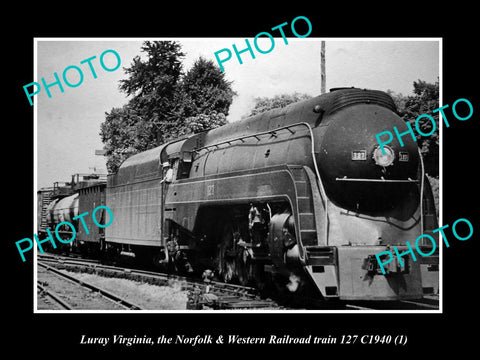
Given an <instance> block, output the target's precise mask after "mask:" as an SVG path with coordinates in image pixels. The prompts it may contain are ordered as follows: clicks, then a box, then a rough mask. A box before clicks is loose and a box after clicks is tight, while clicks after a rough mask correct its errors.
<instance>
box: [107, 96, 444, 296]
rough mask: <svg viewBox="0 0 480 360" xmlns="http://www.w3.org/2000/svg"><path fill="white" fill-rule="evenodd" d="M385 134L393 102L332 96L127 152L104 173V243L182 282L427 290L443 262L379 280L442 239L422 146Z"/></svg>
mask: <svg viewBox="0 0 480 360" xmlns="http://www.w3.org/2000/svg"><path fill="white" fill-rule="evenodd" d="M393 126H396V127H397V128H398V129H399V131H406V130H407V126H406V125H405V122H404V121H403V120H402V119H401V118H400V117H399V115H398V114H397V112H396V107H395V104H394V102H393V100H392V99H391V97H390V96H389V95H387V94H386V93H384V92H381V91H376V90H365V89H357V88H339V89H332V90H331V91H330V92H329V93H327V94H324V95H320V96H317V97H314V98H312V99H309V100H305V101H302V102H299V103H295V104H291V105H289V106H287V107H285V108H282V109H274V110H270V111H268V112H265V113H262V114H259V115H256V116H253V117H250V118H247V119H244V120H241V121H237V122H233V123H230V124H227V125H225V126H222V127H219V128H216V129H213V130H210V131H206V132H203V133H199V134H194V135H191V136H189V137H186V138H184V139H180V140H176V141H172V142H169V143H167V144H164V145H161V146H159V147H156V148H153V149H150V150H147V151H145V152H142V153H139V154H136V155H133V156H132V157H130V158H128V159H127V160H125V161H124V163H123V164H122V165H121V166H120V168H119V170H118V172H117V173H116V174H112V175H109V177H108V182H107V189H106V190H107V193H106V204H107V206H108V207H109V208H110V209H111V210H112V212H113V214H114V220H113V223H112V224H111V226H109V227H108V228H107V229H106V234H105V242H106V244H107V246H109V247H113V248H116V249H117V251H122V250H123V251H129V252H133V253H135V255H136V257H138V258H141V259H142V260H149V261H152V262H154V263H155V264H163V265H165V266H168V267H169V268H170V269H172V270H176V271H179V272H195V273H198V274H201V273H202V272H203V271H204V270H208V269H210V270H213V272H214V273H215V274H216V276H217V277H218V278H220V279H223V280H225V281H236V282H239V283H241V284H247V283H252V282H255V283H257V284H259V285H260V286H263V284H265V283H266V282H271V281H273V283H275V284H277V285H278V286H279V287H280V288H282V289H283V288H287V289H288V290H290V291H299V292H301V291H307V290H308V291H314V292H315V294H316V295H317V296H319V297H322V298H324V299H331V298H333V299H345V300H347V299H348V300H352V299H354V300H396V299H407V298H421V297H422V296H423V294H424V293H431V292H436V291H438V282H439V279H438V276H439V273H438V254H436V255H435V256H430V257H428V258H423V259H419V260H418V261H417V262H412V261H410V262H408V263H407V264H406V266H405V267H401V266H399V264H398V263H395V264H394V263H392V266H390V268H389V271H388V272H387V274H386V275H383V274H382V273H381V272H380V270H379V268H378V263H377V261H376V258H375V254H377V253H379V252H381V251H384V250H386V249H388V248H389V247H390V246H397V247H398V249H399V251H403V250H407V247H406V246H405V243H406V241H408V240H410V239H415V238H417V237H418V236H419V235H420V234H422V233H429V234H431V235H432V236H434V237H436V235H437V234H432V232H431V231H432V230H433V229H435V228H437V225H438V224H437V220H436V215H435V208H434V205H433V197H432V193H431V190H430V186H429V185H428V180H427V178H426V176H425V174H424V168H423V162H422V158H421V155H420V152H419V150H418V147H417V144H416V143H415V142H414V141H413V140H412V139H411V137H409V136H405V137H404V138H403V142H404V146H400V144H399V143H398V139H395V140H394V141H392V142H391V143H390V144H389V145H388V146H385V154H383V153H382V151H381V149H380V148H379V146H378V143H377V141H376V138H375V135H376V134H377V133H379V132H381V131H383V130H384V129H391V128H392V127H393ZM437 240H438V239H437ZM424 246H426V245H424ZM424 252H425V253H428V252H429V250H428V249H427V248H426V249H425V250H424Z"/></svg>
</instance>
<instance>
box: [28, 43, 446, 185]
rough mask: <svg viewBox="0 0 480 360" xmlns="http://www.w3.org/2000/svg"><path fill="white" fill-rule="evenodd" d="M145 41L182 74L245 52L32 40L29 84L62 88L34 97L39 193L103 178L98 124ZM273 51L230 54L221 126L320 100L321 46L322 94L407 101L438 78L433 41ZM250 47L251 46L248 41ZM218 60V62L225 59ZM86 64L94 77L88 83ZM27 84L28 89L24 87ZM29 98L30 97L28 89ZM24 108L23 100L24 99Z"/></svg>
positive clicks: (118, 96) (121, 97) (119, 96)
mask: <svg viewBox="0 0 480 360" xmlns="http://www.w3.org/2000/svg"><path fill="white" fill-rule="evenodd" d="M144 40H175V41H178V42H179V43H180V44H181V46H182V51H183V52H184V53H185V54H186V55H185V57H184V59H183V69H184V71H187V70H188V69H189V68H191V66H192V65H193V63H194V61H195V60H196V59H198V57H199V56H203V57H204V58H206V59H211V60H213V61H214V62H215V63H216V59H215V55H214V53H215V52H216V51H219V50H222V49H225V48H228V49H230V51H231V52H232V53H233V50H232V44H236V46H237V48H238V49H239V50H241V49H243V48H245V38H204V39H198V38H195V39H190V38H168V39H166V38H155V39H136V38H135V39H95V38H87V39H68V38H62V39H54V38H37V39H36V41H35V47H36V54H35V59H34V60H35V64H36V65H35V68H34V72H35V75H34V79H32V82H34V81H35V82H38V83H41V79H42V78H44V79H45V82H46V84H52V83H53V82H54V81H55V78H54V73H55V72H56V73H57V74H58V76H59V78H60V79H61V81H62V85H63V88H64V92H63V93H62V92H61V91H60V89H59V87H58V86H57V85H53V86H51V87H50V88H49V90H50V93H51V97H48V95H47V91H46V90H45V89H43V88H42V89H41V90H40V92H39V93H38V94H37V95H35V96H34V103H35V105H34V112H35V114H36V116H35V131H36V154H35V159H36V164H37V167H36V178H37V188H42V187H48V186H53V183H54V182H56V181H60V182H62V181H69V180H70V178H71V175H73V174H75V173H91V172H93V171H94V170H95V171H97V172H103V173H106V170H105V169H106V166H105V158H104V157H103V156H99V155H95V150H100V149H102V148H103V144H102V142H101V139H100V135H99V133H100V124H101V123H102V122H103V121H104V120H105V112H110V111H111V110H112V108H115V107H121V106H123V105H125V104H126V103H127V102H128V98H127V97H126V95H125V94H123V93H121V92H120V91H119V89H118V85H119V81H120V80H121V79H125V78H126V77H127V76H126V75H125V72H124V70H123V69H124V68H125V67H129V66H130V65H131V63H132V60H133V58H134V57H135V56H137V55H138V56H141V57H142V53H141V51H140V48H141V45H142V42H143V41H144ZM274 40H275V42H274V47H273V49H272V51H270V52H269V53H267V54H260V53H259V52H257V51H256V50H255V48H254V52H255V59H252V57H251V56H250V54H249V52H245V53H243V54H241V57H242V61H243V64H240V63H239V62H238V60H237V59H236V57H235V54H233V56H232V58H231V59H230V60H229V61H226V62H224V63H223V66H224V68H225V77H226V79H227V80H228V81H231V82H232V88H233V90H234V91H235V92H236V93H237V96H235V98H234V99H233V103H232V105H231V107H230V112H229V116H228V117H227V120H228V121H230V122H232V121H236V120H239V119H240V118H241V117H242V116H245V115H246V114H248V113H249V111H250V110H251V109H252V108H253V105H254V99H255V98H256V97H265V96H267V97H272V96H275V95H279V94H285V93H286V94H291V93H294V92H299V93H307V94H309V95H312V96H316V95H319V94H320V43H321V40H325V42H326V45H325V49H326V88H327V91H328V89H330V88H334V87H342V86H348V87H350V86H355V87H359V88H368V89H376V90H383V91H386V90H392V91H394V92H396V93H401V94H403V95H410V94H411V93H412V90H413V82H414V81H416V80H418V79H421V80H424V81H427V82H430V83H433V82H435V81H436V80H437V79H438V78H439V76H440V75H439V74H440V72H441V68H440V65H441V64H440V63H441V57H440V53H441V46H440V40H439V39H388V38H381V39H370V38H366V39H341V38H338V39H337V38H335V39H333V38H327V39H320V38H308V37H307V38H304V39H299V38H288V44H285V43H284V41H283V39H282V38H281V37H280V38H274ZM249 41H250V43H253V39H249ZM270 45H271V43H270V40H268V38H260V41H259V42H258V46H259V48H260V49H268V48H269V47H270ZM106 50H114V51H115V52H117V53H118V54H119V56H120V60H121V64H120V67H119V68H118V69H117V70H114V71H106V70H104V69H103V68H102V66H101V64H100V56H101V54H102V53H104V51H106ZM224 55H225V53H224V54H222V55H220V56H222V57H223V56H224ZM93 56H95V58H94V59H92V60H91V61H90V64H91V66H93V68H94V70H95V73H96V76H97V78H94V77H93V75H92V71H91V70H90V68H89V64H88V63H83V64H81V62H82V61H83V60H86V59H89V58H92V57H93ZM103 60H104V65H105V67H106V68H114V67H115V66H116V65H117V59H116V58H115V56H114V55H113V54H112V53H111V52H110V53H106V54H105V56H104V58H103ZM72 65H73V66H77V67H78V68H80V69H81V71H82V74H83V80H82V81H80V77H79V74H78V72H77V71H76V70H75V69H74V68H72V69H69V70H68V71H67V73H66V74H67V80H68V81H69V82H70V83H71V84H75V83H79V85H78V86H77V87H69V86H67V85H66V84H65V83H64V82H63V79H62V74H63V72H64V69H65V68H67V67H69V66H72ZM25 85H26V84H25ZM30 91H32V90H30ZM25 101H26V105H27V106H28V104H29V103H28V99H27V97H25Z"/></svg>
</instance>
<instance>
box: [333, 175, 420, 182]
mask: <svg viewBox="0 0 480 360" xmlns="http://www.w3.org/2000/svg"><path fill="white" fill-rule="evenodd" d="M335 180H336V181H360V182H381V183H418V182H419V181H418V180H413V179H410V178H408V179H407V180H401V179H398V180H396V179H384V178H383V177H382V178H380V179H359V178H347V177H346V176H344V177H343V178H338V177H337V178H335Z"/></svg>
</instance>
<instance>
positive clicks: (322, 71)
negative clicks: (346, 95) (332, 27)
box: [320, 41, 327, 94]
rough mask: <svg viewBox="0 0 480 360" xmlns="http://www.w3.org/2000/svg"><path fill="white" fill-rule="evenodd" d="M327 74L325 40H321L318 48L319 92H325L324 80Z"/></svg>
mask: <svg viewBox="0 0 480 360" xmlns="http://www.w3.org/2000/svg"><path fill="white" fill-rule="evenodd" d="M326 77H327V75H326V74H325V41H322V42H321V48H320V81H321V88H320V93H321V94H325V92H326V90H325V82H326Z"/></svg>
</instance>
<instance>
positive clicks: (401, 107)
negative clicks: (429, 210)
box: [388, 80, 440, 179]
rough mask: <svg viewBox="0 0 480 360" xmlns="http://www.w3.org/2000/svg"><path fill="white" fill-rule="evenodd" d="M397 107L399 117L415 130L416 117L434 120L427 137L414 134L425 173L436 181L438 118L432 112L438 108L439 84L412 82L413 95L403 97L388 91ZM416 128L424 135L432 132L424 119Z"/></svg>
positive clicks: (437, 171) (428, 123)
mask: <svg viewBox="0 0 480 360" xmlns="http://www.w3.org/2000/svg"><path fill="white" fill-rule="evenodd" d="M388 92H389V93H390V95H391V96H392V98H393V100H394V102H395V104H396V105H397V109H398V113H399V114H400V116H401V117H402V118H403V119H404V120H405V121H408V122H409V123H410V125H411V126H412V129H415V121H416V119H417V117H418V116H420V115H422V114H428V115H430V116H432V117H433V118H434V119H435V123H436V125H437V126H436V128H435V131H434V132H433V133H432V134H431V135H429V136H422V135H421V134H418V132H416V139H417V143H418V146H419V148H420V151H421V153H422V156H423V159H424V166H425V172H426V173H427V174H429V175H430V176H433V177H436V178H437V179H438V174H439V167H438V165H439V126H438V124H440V122H439V116H438V113H435V114H434V113H433V110H435V109H437V108H438V107H439V94H440V92H439V82H438V80H437V81H436V82H435V83H434V84H430V83H427V82H425V81H422V80H418V81H414V82H413V95H409V96H403V95H401V94H395V93H393V92H392V91H388ZM418 127H419V129H420V131H421V132H422V133H424V134H428V133H430V132H431V131H432V127H433V124H432V122H431V121H430V120H428V118H426V117H424V118H421V119H420V120H419V121H418Z"/></svg>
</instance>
